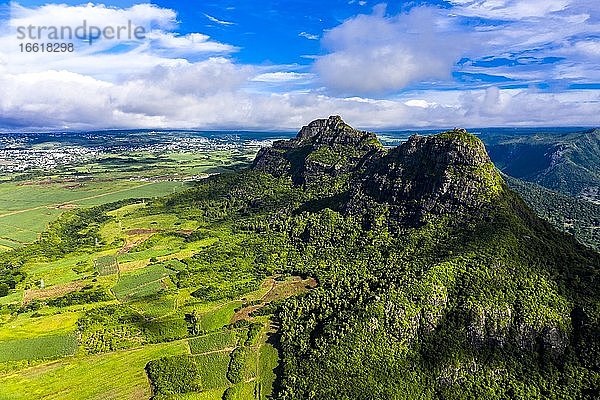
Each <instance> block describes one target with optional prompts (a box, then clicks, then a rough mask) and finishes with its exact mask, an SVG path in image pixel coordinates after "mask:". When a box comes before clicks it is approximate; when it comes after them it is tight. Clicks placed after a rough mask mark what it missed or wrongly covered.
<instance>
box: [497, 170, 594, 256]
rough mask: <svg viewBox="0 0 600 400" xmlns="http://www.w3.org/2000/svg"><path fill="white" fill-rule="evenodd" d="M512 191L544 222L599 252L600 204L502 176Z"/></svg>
mask: <svg viewBox="0 0 600 400" xmlns="http://www.w3.org/2000/svg"><path fill="white" fill-rule="evenodd" d="M504 178H505V180H506V182H507V183H508V185H509V186H510V188H511V189H513V190H514V191H516V192H517V193H518V194H519V196H521V197H522V198H523V200H525V201H526V202H527V204H528V205H529V206H530V207H531V208H532V209H533V210H534V211H535V212H536V214H538V215H539V216H540V217H542V218H543V219H545V220H547V221H549V222H550V223H551V224H552V225H554V227H555V228H556V229H558V230H561V231H563V232H568V233H570V234H572V235H573V236H575V237H576V238H577V240H579V241H580V242H581V243H583V244H585V245H587V246H589V247H592V248H594V249H596V250H600V204H598V203H594V202H592V201H589V200H585V199H581V198H578V197H573V196H569V195H566V194H563V193H560V192H556V191H553V190H550V189H546V188H545V187H543V186H540V185H537V184H535V183H532V182H525V181H522V180H520V179H516V178H513V177H510V176H505V177H504Z"/></svg>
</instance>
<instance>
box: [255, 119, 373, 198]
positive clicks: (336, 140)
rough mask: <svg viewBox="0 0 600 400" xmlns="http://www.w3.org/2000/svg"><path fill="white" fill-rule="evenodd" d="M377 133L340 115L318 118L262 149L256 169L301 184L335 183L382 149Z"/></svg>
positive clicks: (257, 158)
mask: <svg viewBox="0 0 600 400" xmlns="http://www.w3.org/2000/svg"><path fill="white" fill-rule="evenodd" d="M382 149H383V147H382V145H381V143H380V142H379V140H378V139H377V136H376V135H375V134H374V133H370V132H365V131H359V130H357V129H354V128H352V127H351V126H350V125H348V124H346V123H345V122H344V121H343V120H342V118H341V117H340V116H331V117H329V118H327V119H318V120H315V121H313V122H311V123H310V124H308V125H307V126H305V127H303V128H302V129H301V130H300V132H298V135H297V136H296V137H295V138H294V139H291V140H280V141H277V142H275V143H273V146H272V147H267V148H263V149H261V150H260V151H259V152H258V155H257V156H256V158H255V160H254V163H253V165H252V168H253V169H255V170H258V171H262V172H267V173H270V174H272V175H274V176H284V175H289V176H291V177H292V179H293V181H294V182H295V183H297V184H309V185H312V184H319V183H320V184H321V185H322V186H323V187H327V186H328V185H335V184H334V182H333V181H337V180H339V178H340V177H341V176H343V175H346V174H348V173H350V172H351V171H353V170H354V169H355V168H356V167H357V166H358V165H359V164H360V163H361V160H363V159H364V158H365V157H366V156H367V155H369V154H371V153H374V152H377V151H382Z"/></svg>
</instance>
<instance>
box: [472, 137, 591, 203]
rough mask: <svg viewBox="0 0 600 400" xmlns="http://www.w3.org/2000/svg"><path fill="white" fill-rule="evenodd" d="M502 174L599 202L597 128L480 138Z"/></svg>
mask: <svg viewBox="0 0 600 400" xmlns="http://www.w3.org/2000/svg"><path fill="white" fill-rule="evenodd" d="M481 138H482V140H483V141H484V142H485V144H486V147H487V150H488V152H489V154H490V157H491V158H492V160H493V161H494V163H495V164H496V166H497V167H498V168H499V169H500V170H501V171H502V172H504V173H505V174H507V175H510V176H512V177H515V178H519V179H522V180H525V181H529V182H534V183H537V184H539V185H541V186H544V187H546V188H548V189H552V190H557V191H560V192H563V193H567V194H570V195H574V196H581V197H584V198H588V199H594V200H598V199H600V129H594V130H588V131H583V132H577V133H568V134H556V133H536V134H531V135H518V136H515V135H510V134H505V133H487V134H485V135H482V136H481Z"/></svg>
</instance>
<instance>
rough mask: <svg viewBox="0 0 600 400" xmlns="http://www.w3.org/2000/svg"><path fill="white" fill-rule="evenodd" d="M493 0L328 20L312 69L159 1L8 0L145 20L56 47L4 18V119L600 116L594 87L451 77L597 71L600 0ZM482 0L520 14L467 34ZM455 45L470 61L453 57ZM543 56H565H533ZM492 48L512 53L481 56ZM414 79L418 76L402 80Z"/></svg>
mask: <svg viewBox="0 0 600 400" xmlns="http://www.w3.org/2000/svg"><path fill="white" fill-rule="evenodd" d="M491 1H492V0H489V1H462V0H456V1H455V7H454V9H453V10H452V12H453V13H455V14H456V15H457V16H456V17H448V15H447V14H448V10H442V9H435V8H426V7H425V8H424V7H416V8H413V9H412V11H410V12H409V13H408V14H400V15H397V16H386V14H385V8H384V7H383V6H378V7H375V9H374V12H373V13H372V14H371V15H359V16H356V17H354V18H352V19H350V20H348V21H346V22H344V23H342V24H341V25H339V26H338V27H336V28H334V29H332V30H331V31H329V32H327V33H325V35H324V38H323V45H324V47H325V48H326V49H327V51H328V54H326V55H325V56H323V57H320V58H317V59H316V61H315V68H314V71H313V72H315V73H304V72H294V71H304V69H302V68H301V67H298V66H297V65H270V66H250V65H241V64H239V63H236V62H235V60H233V59H232V58H229V55H230V54H231V53H233V52H235V51H236V50H237V48H236V47H235V46H234V45H231V44H227V43H220V42H218V41H215V40H213V39H211V38H210V37H208V36H207V35H205V34H203V33H200V32H197V33H190V34H188V35H178V34H177V33H176V30H175V28H176V24H177V22H176V21H177V16H176V14H175V12H174V11H173V10H168V9H162V8H159V7H157V6H151V5H139V6H135V7H131V8H125V9H119V8H110V7H106V6H102V5H91V4H90V5H85V6H76V7H72V6H66V5H52V6H43V7H37V8H35V7H34V8H25V7H20V8H19V7H17V8H18V12H17V14H15V15H16V16H18V18H20V21H22V23H29V22H28V21H32V23H36V24H38V23H39V24H42V25H48V21H49V20H51V21H52V23H54V24H58V23H61V24H62V23H64V24H67V25H68V26H76V25H78V24H80V23H81V18H82V16H85V18H86V19H87V20H89V21H92V20H93V21H96V22H94V23H95V24H98V25H100V26H101V25H102V24H110V25H114V24H116V23H122V21H124V22H125V23H126V22H127V21H128V20H130V19H131V20H132V21H136V22H135V23H136V24H139V26H148V31H147V32H148V33H147V37H146V38H145V39H144V40H132V41H129V40H126V41H120V42H119V41H117V42H115V41H102V40H100V41H98V42H95V43H94V44H92V45H87V44H85V45H79V46H78V48H77V51H76V52H75V53H72V54H61V55H59V56H57V55H53V54H39V53H38V54H23V53H20V52H19V51H18V50H17V43H16V40H15V38H14V30H10V29H8V30H7V29H6V28H7V27H4V28H5V29H4V30H2V29H0V129H1V128H2V127H3V128H4V129H9V128H10V129H25V128H27V129H32V128H33V129H102V128H203V129H220V128H232V129H233V128H244V129H265V128H268V129H278V128H279V129H297V128H298V127H300V126H301V125H303V124H305V123H306V122H307V121H310V120H312V119H314V118H317V117H324V116H328V115H330V114H341V115H342V116H343V117H344V118H345V119H346V120H347V121H348V122H349V123H351V124H353V125H356V126H358V127H364V128H372V129H384V128H393V127H407V126H412V127H429V126H434V127H453V126H490V125H600V114H599V113H598V111H597V110H598V109H599V106H600V91H598V90H565V91H562V92H559V93H547V92H540V91H536V90H533V89H510V90H509V89H502V88H498V87H496V86H493V85H492V84H491V83H489V82H483V83H480V82H474V83H473V84H472V85H470V87H472V88H473V89H472V90H468V91H465V90H458V89H456V88H457V87H458V88H463V89H464V87H465V85H463V84H456V82H455V81H454V80H453V79H452V78H451V73H452V72H453V71H456V70H458V71H460V72H469V73H478V74H485V73H491V74H498V75H503V76H507V77H510V78H512V79H515V81H517V82H521V83H523V82H524V83H541V82H547V81H553V80H556V81H558V82H559V84H563V85H566V84H568V83H586V82H590V81H592V82H593V81H594V79H596V82H598V81H600V66H599V65H598V63H597V59H598V51H599V49H598V40H597V36H593V35H592V34H590V32H594V30H595V31H596V32H598V31H600V29H598V15H600V14H599V13H598V7H599V6H598V5H597V4H598V3H594V2H591V0H589V1H590V2H589V3H586V2H588V0H579V1H576V0H571V1H570V2H569V5H568V7H566V8H561V7H562V6H561V4H563V3H560V2H555V1H554V0H552V1H550V2H549V3H548V4H549V5H548V7H546V8H545V9H544V10H543V11H539V12H533V11H527V10H529V8H527V7H525V5H527V4H533V0H526V1H525V2H524V3H523V4H521V5H519V4H517V3H518V2H516V1H515V2H513V1H508V0H506V1H505V0H495V3H496V4H497V7H496V8H494V7H492V5H493V3H492V2H491ZM565 1H566V0H565ZM477 4H479V6H477ZM585 4H588V5H589V7H587V8H586V7H584V6H583V5H585ZM477 7H479V9H480V11H479V12H480V13H481V14H482V15H485V17H483V18H492V15H495V14H494V13H496V14H498V13H504V14H505V15H517V13H516V11H514V10H516V9H517V8H518V9H519V10H520V11H519V13H521V14H522V15H528V16H527V17H519V18H521V19H513V20H511V21H510V22H509V23H501V24H497V22H495V21H491V22H489V21H488V22H486V23H484V22H481V23H479V25H478V27H477V29H476V30H472V29H471V28H469V30H470V31H469V32H468V34H467V33H466V32H465V25H464V22H465V21H468V18H469V17H468V15H471V14H473V13H474V11H473V10H475V9H477ZM498 7H499V8H498ZM519 7H521V8H519ZM558 8H560V9H559V10H558ZM71 9H73V11H74V14H72V15H71ZM503 9H504V11H501V10H503ZM508 9H510V10H508ZM555 9H557V10H555ZM586 10H587V11H586ZM586 12H587V14H586ZM483 13H485V14H483ZM536 13H537V14H536ZM540 13H542V14H543V15H544V16H543V18H545V19H544V20H543V23H541V22H540V20H539V18H542V17H540V16H539V14H540ZM48 16H50V19H46V18H48ZM511 18H513V17H511ZM514 18H517V17H514ZM13 22H14V21H13ZM225 22H226V21H225ZM549 43H551V45H548V44H549ZM116 45H119V50H120V51H119V53H115V52H114V51H113V48H114V46H116ZM463 56H465V57H469V58H471V59H473V60H474V61H473V62H469V63H465V65H464V66H460V67H457V66H456V61H457V60H458V59H459V58H460V57H463ZM549 56H552V57H556V58H558V59H561V60H562V58H564V59H565V60H562V61H557V62H556V63H554V64H544V63H541V62H540V61H539V60H540V59H541V58H543V57H549ZM525 57H529V58H525ZM496 58H500V59H509V60H518V59H520V60H521V63H520V64H519V65H512V64H510V63H507V64H503V63H498V64H497V65H483V64H482V63H481V60H488V59H492V60H493V59H496ZM190 60H193V61H190ZM478 61H479V62H478ZM492 64H493V63H492ZM315 81H318V82H319V84H321V85H323V87H315ZM423 82H430V83H429V84H428V85H424V84H423ZM416 84H419V85H420V86H417V87H421V88H424V87H425V88H427V90H412V89H407V87H409V88H410V87H411V85H416ZM563 87H565V86H563ZM442 88H444V89H446V90H437V89H442ZM455 89H456V90H455ZM561 90H562V89H561ZM335 93H338V94H339V96H337V97H336V95H335ZM380 94H381V95H380Z"/></svg>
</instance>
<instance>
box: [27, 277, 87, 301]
mask: <svg viewBox="0 0 600 400" xmlns="http://www.w3.org/2000/svg"><path fill="white" fill-rule="evenodd" d="M84 286H85V283H84V282H81V281H77V282H71V283H67V284H65V285H55V286H51V287H49V288H47V289H29V290H26V291H25V294H24V296H23V304H24V305H25V304H27V303H29V302H31V301H32V300H44V299H51V298H54V297H60V296H64V295H65V294H67V293H71V292H76V291H78V290H80V289H81V288H82V287H84Z"/></svg>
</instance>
